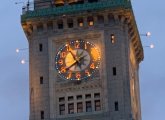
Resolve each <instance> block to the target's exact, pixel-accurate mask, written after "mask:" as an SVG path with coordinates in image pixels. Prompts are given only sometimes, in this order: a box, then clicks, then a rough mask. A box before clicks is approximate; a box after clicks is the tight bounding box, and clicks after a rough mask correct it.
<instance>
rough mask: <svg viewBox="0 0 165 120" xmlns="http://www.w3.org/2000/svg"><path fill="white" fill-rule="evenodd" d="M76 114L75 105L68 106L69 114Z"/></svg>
mask: <svg viewBox="0 0 165 120" xmlns="http://www.w3.org/2000/svg"><path fill="white" fill-rule="evenodd" d="M73 113H74V104H73V103H70V104H68V114H73Z"/></svg>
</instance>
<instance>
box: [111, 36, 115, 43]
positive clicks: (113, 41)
mask: <svg viewBox="0 0 165 120" xmlns="http://www.w3.org/2000/svg"><path fill="white" fill-rule="evenodd" d="M111 43H113V44H114V43H115V35H114V34H111Z"/></svg>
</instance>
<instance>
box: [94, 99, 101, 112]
mask: <svg viewBox="0 0 165 120" xmlns="http://www.w3.org/2000/svg"><path fill="white" fill-rule="evenodd" d="M100 110H101V104H100V100H95V111H100Z"/></svg>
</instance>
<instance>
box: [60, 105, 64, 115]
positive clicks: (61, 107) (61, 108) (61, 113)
mask: <svg viewBox="0 0 165 120" xmlns="http://www.w3.org/2000/svg"><path fill="white" fill-rule="evenodd" d="M59 112H60V115H64V114H65V104H61V105H60V106H59Z"/></svg>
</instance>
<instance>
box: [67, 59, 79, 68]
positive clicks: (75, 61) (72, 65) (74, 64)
mask: <svg viewBox="0 0 165 120" xmlns="http://www.w3.org/2000/svg"><path fill="white" fill-rule="evenodd" d="M77 62H78V61H75V62H74V63H72V64H71V65H70V66H69V67H67V68H66V70H69V69H70V68H71V67H73V66H74V65H75V64H77Z"/></svg>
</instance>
